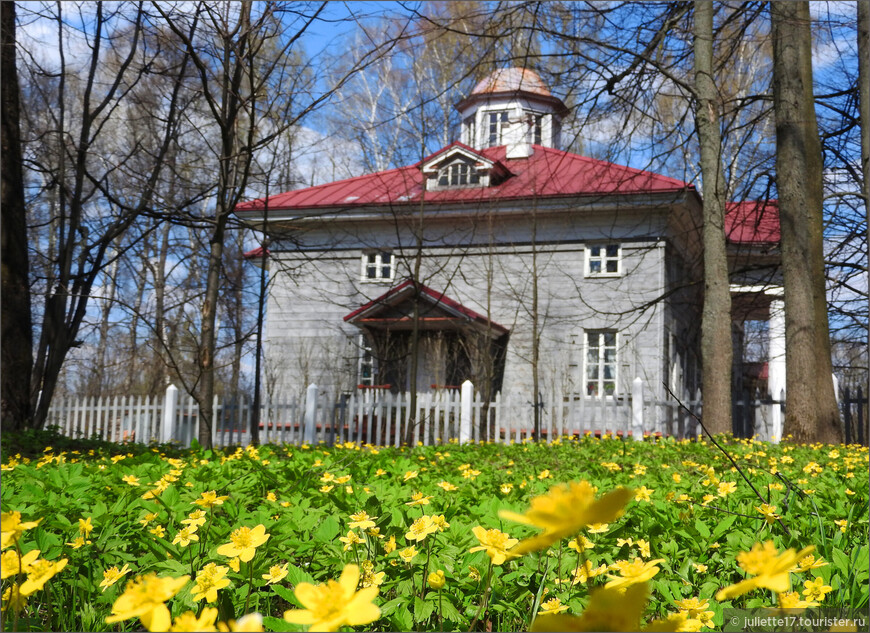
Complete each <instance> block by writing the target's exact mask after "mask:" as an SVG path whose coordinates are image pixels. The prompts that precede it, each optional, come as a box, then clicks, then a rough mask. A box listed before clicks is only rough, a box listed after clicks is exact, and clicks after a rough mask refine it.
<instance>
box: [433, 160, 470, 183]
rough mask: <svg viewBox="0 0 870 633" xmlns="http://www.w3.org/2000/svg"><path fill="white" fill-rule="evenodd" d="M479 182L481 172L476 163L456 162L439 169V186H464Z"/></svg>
mask: <svg viewBox="0 0 870 633" xmlns="http://www.w3.org/2000/svg"><path fill="white" fill-rule="evenodd" d="M479 184H480V174H478V173H477V170H476V169H475V168H474V165H469V164H468V163H464V162H455V163H451V164H449V165H447V166H445V167H442V168H441V169H439V170H438V186H439V187H462V186H467V185H479Z"/></svg>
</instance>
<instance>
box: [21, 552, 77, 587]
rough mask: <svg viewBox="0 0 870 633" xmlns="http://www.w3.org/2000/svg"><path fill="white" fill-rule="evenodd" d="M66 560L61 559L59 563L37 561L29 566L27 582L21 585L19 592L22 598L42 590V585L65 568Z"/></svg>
mask: <svg viewBox="0 0 870 633" xmlns="http://www.w3.org/2000/svg"><path fill="white" fill-rule="evenodd" d="M67 561H68V559H66V558H61V559H60V560H59V561H56V562H51V561H47V560H43V559H39V560H36V561H34V562H33V564H31V565H30V568H29V569H28V570H27V580H25V581H24V582H23V583H21V587H20V589H19V590H20V591H21V595H22V596H29V595H30V594H32V593H34V592H36V591H39V590H40V589H42V587H43V585H45V583H46V582H47V581H48V580H49V579H51V578H52V577H53V576H54V575H56V574H57V573H59V572H60V571H61V570H62V569H63V568H64V567H66V564H67Z"/></svg>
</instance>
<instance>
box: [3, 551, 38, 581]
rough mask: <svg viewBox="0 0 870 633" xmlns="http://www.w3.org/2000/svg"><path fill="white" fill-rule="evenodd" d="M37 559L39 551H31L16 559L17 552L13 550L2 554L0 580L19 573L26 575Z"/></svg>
mask: <svg viewBox="0 0 870 633" xmlns="http://www.w3.org/2000/svg"><path fill="white" fill-rule="evenodd" d="M37 558H39V550H38V549H32V550H30V551H29V552H27V553H26V554H25V555H24V556H22V557H21V558H18V552H16V551H15V550H14V549H13V550H9V551H8V552H4V553H3V556H2V557H0V569H2V572H0V578H2V579H3V580H6V579H7V578H10V577H12V576H17V575H18V574H19V573H21V574H26V573H28V572H29V571H30V566H31V565H32V564H33V563H34V561H36V559H37Z"/></svg>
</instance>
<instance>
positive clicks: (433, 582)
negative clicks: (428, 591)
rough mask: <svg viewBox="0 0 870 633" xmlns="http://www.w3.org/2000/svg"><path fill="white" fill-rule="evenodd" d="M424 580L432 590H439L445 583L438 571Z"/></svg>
mask: <svg viewBox="0 0 870 633" xmlns="http://www.w3.org/2000/svg"><path fill="white" fill-rule="evenodd" d="M426 580H427V582H428V583H429V586H430V587H432V589H441V588H442V587H443V586H444V583H446V582H447V580H446V579H445V578H444V572H443V571H442V570H440V569H439V570H437V571H433V572H432V573H431V574H429V577H428V578H427V579H426Z"/></svg>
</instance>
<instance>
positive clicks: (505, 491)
mask: <svg viewBox="0 0 870 633" xmlns="http://www.w3.org/2000/svg"><path fill="white" fill-rule="evenodd" d="M513 489H514V485H513V484H502V485H501V486H500V487H499V490H500V491H501V493H502V494H503V495H507V494H510V492H511V490H513Z"/></svg>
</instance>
